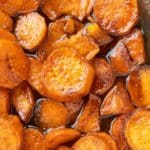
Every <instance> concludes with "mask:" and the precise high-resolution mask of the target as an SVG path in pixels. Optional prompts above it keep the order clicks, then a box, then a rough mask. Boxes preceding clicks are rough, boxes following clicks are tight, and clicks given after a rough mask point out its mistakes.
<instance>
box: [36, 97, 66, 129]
mask: <svg viewBox="0 0 150 150" xmlns="http://www.w3.org/2000/svg"><path fill="white" fill-rule="evenodd" d="M67 119H68V111H67V109H66V108H65V106H64V105H63V104H62V103H60V102H57V101H54V100H50V99H43V100H41V101H40V102H38V103H37V107H36V108H35V110H34V121H35V124H36V125H37V126H38V127H40V128H42V129H45V128H57V127H61V126H66V124H67Z"/></svg>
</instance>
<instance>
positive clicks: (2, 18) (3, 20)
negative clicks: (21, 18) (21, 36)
mask: <svg viewBox="0 0 150 150" xmlns="http://www.w3.org/2000/svg"><path fill="white" fill-rule="evenodd" d="M0 27H1V28H4V29H6V30H8V31H12V29H13V20H12V18H11V17H10V16H8V15H7V14H6V13H4V12H3V11H1V10H0Z"/></svg>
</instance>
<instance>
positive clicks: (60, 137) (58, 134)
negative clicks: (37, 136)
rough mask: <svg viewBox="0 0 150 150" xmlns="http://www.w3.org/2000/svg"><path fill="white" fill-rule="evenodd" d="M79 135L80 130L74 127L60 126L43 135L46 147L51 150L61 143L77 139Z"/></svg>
mask: <svg viewBox="0 0 150 150" xmlns="http://www.w3.org/2000/svg"><path fill="white" fill-rule="evenodd" d="M80 135H81V134H80V132H78V131H76V130H74V129H70V128H61V129H54V130H50V131H48V132H47V133H46V135H45V139H46V141H47V147H48V149H49V150H53V149H56V148H57V147H58V146H59V145H61V144H66V143H68V142H71V141H74V140H77V139H78V138H79V137H80Z"/></svg>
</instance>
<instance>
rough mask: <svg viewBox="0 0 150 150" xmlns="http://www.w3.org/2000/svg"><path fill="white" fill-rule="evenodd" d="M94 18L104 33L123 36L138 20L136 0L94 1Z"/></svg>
mask: <svg viewBox="0 0 150 150" xmlns="http://www.w3.org/2000/svg"><path fill="white" fill-rule="evenodd" d="M94 16H95V17H96V20H97V22H98V23H99V25H100V26H101V28H102V29H103V30H105V31H106V32H108V33H110V34H112V35H115V36H119V35H125V34H127V33H128V32H129V31H130V30H131V28H132V27H133V26H134V25H135V24H136V23H137V21H138V19H139V15H138V6H137V0H128V1H125V0H117V1H116V0H111V1H110V0H108V1H104V0H96V2H95V4H94Z"/></svg>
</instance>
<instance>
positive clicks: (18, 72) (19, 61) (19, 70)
mask: <svg viewBox="0 0 150 150" xmlns="http://www.w3.org/2000/svg"><path fill="white" fill-rule="evenodd" d="M0 51H1V52H0V70H1V71H0V86H1V87H5V88H10V89H12V88H14V87H15V86H17V85H18V84H20V83H21V82H22V81H23V80H25V79H26V78H27V75H28V60H27V57H26V56H25V53H24V52H23V50H22V48H21V47H20V46H19V45H18V44H17V43H15V42H11V41H9V40H4V39H0Z"/></svg>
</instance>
